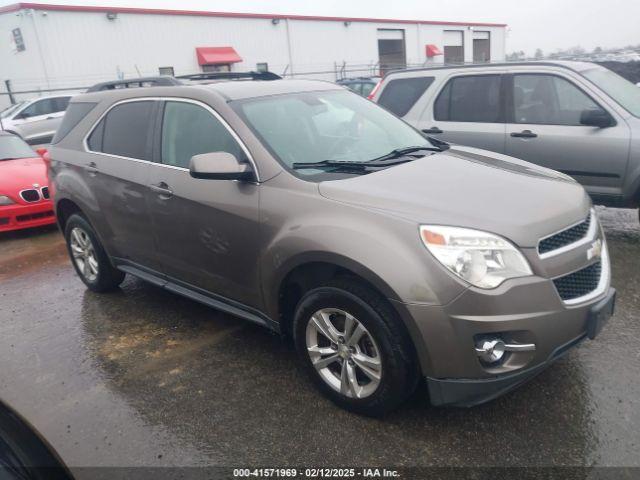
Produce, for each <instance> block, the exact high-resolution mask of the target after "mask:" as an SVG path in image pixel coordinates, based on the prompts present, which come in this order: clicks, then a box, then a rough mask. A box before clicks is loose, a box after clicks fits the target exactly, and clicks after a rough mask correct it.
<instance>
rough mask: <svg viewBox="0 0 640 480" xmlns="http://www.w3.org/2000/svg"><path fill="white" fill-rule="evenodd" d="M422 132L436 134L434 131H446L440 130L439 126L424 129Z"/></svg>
mask: <svg viewBox="0 0 640 480" xmlns="http://www.w3.org/2000/svg"><path fill="white" fill-rule="evenodd" d="M422 133H428V134H434V133H444V132H443V131H442V130H440V129H439V128H438V127H431V128H427V129H425V130H422Z"/></svg>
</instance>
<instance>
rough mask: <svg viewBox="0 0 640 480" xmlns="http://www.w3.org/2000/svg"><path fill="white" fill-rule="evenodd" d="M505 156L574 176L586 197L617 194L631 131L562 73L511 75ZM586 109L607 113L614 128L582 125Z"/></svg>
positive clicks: (585, 90) (613, 113) (591, 95)
mask: <svg viewBox="0 0 640 480" xmlns="http://www.w3.org/2000/svg"><path fill="white" fill-rule="evenodd" d="M509 90H510V91H511V92H512V93H511V95H510V97H511V98H510V101H509V112H508V118H509V123H508V124H507V137H506V153H507V154H508V155H512V156H514V157H517V158H521V159H523V160H527V161H529V162H532V163H536V164H538V165H542V166H544V167H548V168H552V169H554V170H559V171H561V172H563V173H566V174H568V175H571V176H572V177H575V178H576V180H578V181H579V182H580V183H582V184H583V185H585V187H587V190H589V191H590V193H602V194H617V193H619V189H620V187H621V186H622V180H623V177H624V174H625V171H626V166H627V161H628V157H629V137H630V132H629V127H628V126H627V124H626V123H625V122H624V120H623V119H621V118H619V117H617V115H616V114H615V112H614V111H613V110H612V109H609V108H607V107H606V106H604V103H602V102H601V101H599V99H597V98H596V96H595V94H594V92H590V91H589V90H587V87H586V86H583V85H579V84H578V83H577V82H576V80H575V79H573V78H572V77H570V76H569V75H566V74H563V73H560V72H558V73H554V72H535V71H531V72H529V71H527V72H522V73H516V72H514V74H513V75H510V76H509ZM585 110H606V111H608V112H609V113H610V114H611V115H612V117H613V118H615V119H616V121H617V124H616V125H615V126H612V127H608V128H598V127H589V126H585V125H581V124H580V117H581V114H582V112H583V111H585Z"/></svg>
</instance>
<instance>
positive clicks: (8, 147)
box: [0, 135, 37, 161]
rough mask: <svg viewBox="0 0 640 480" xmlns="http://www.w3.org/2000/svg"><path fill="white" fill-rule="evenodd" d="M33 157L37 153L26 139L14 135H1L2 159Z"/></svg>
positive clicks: (0, 158)
mask: <svg viewBox="0 0 640 480" xmlns="http://www.w3.org/2000/svg"><path fill="white" fill-rule="evenodd" d="M33 157H37V154H36V153H35V152H34V151H33V150H31V148H30V147H29V145H27V144H26V143H25V142H24V140H21V139H20V138H18V137H16V136H13V135H0V161H2V160H13V159H16V158H33Z"/></svg>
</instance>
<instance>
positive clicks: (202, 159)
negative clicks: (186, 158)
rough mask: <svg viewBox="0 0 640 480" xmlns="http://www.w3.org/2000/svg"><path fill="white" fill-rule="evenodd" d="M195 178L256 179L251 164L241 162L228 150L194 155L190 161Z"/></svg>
mask: <svg viewBox="0 0 640 480" xmlns="http://www.w3.org/2000/svg"><path fill="white" fill-rule="evenodd" d="M189 173H190V174H191V176H192V177H193V178H200V179H207V180H249V181H250V180H254V179H255V174H254V172H253V169H252V168H251V165H249V164H248V163H241V162H240V161H239V160H238V159H237V158H236V157H235V155H233V154H231V153H228V152H212V153H203V154H200V155H194V156H193V157H191V161H190V162H189Z"/></svg>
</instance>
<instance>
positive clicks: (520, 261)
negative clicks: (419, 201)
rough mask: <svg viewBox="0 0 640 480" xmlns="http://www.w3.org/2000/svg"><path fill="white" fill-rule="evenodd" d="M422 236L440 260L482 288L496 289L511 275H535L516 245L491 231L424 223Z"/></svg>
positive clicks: (421, 230)
mask: <svg viewBox="0 0 640 480" xmlns="http://www.w3.org/2000/svg"><path fill="white" fill-rule="evenodd" d="M420 238H422V242H423V243H424V244H425V246H426V247H427V248H428V249H429V251H430V252H431V253H432V254H433V256H434V257H436V259H437V260H438V261H439V262H440V263H442V264H443V265H444V266H445V267H447V268H448V269H449V270H451V271H452V272H453V273H455V274H456V275H457V276H458V277H460V278H461V279H463V280H464V281H466V282H469V283H470V284H472V285H475V286H476V287H479V288H485V289H489V288H495V287H497V286H499V285H500V284H501V283H502V282H504V281H505V280H507V279H509V278H516V277H525V276H527V275H532V274H533V272H531V267H530V266H529V263H528V262H527V260H526V259H525V258H524V256H523V255H522V253H520V251H519V250H518V249H517V248H516V247H515V246H514V245H512V244H511V243H510V242H509V241H508V240H505V239H504V238H502V237H499V236H497V235H493V234H491V233H487V232H481V231H479V230H470V229H468V228H457V227H441V226H431V225H422V226H421V227H420Z"/></svg>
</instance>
